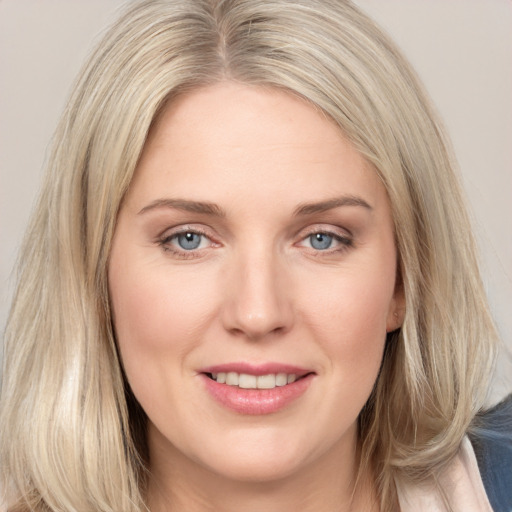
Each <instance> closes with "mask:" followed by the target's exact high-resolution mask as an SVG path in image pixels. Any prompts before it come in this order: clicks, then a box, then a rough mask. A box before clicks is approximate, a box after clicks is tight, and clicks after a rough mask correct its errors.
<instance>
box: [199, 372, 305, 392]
mask: <svg viewBox="0 0 512 512" xmlns="http://www.w3.org/2000/svg"><path fill="white" fill-rule="evenodd" d="M310 374H311V372H308V373H305V374H303V375H297V374H296V373H282V372H280V373H268V374H265V375H252V374H249V373H238V372H215V373H214V372H211V373H208V372H207V373H205V375H206V376H207V377H208V378H210V379H212V380H214V381H215V382H217V383H218V384H226V385H227V386H233V387H238V388H240V389H274V388H276V387H282V386H286V385H288V384H293V383H294V382H296V381H297V380H300V379H303V378H304V377H306V376H308V375H310Z"/></svg>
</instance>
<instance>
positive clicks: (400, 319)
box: [386, 307, 405, 332]
mask: <svg viewBox="0 0 512 512" xmlns="http://www.w3.org/2000/svg"><path fill="white" fill-rule="evenodd" d="M404 316H405V308H403V307H395V308H393V309H392V310H391V312H390V314H389V315H388V320H387V323H386V332H393V331H396V330H397V329H400V327H402V324H403V323H404Z"/></svg>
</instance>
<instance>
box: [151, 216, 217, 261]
mask: <svg viewBox="0 0 512 512" xmlns="http://www.w3.org/2000/svg"><path fill="white" fill-rule="evenodd" d="M185 233H195V234H198V235H201V236H202V237H204V238H206V239H208V241H209V242H210V243H209V245H208V247H202V248H198V249H193V250H186V249H180V248H179V247H177V246H176V245H174V244H172V243H171V241H172V239H173V238H175V237H177V236H179V235H182V234H185ZM156 243H157V244H158V245H159V246H160V247H161V248H162V249H163V250H164V251H165V252H169V253H171V254H172V255H174V256H177V257H179V258H182V259H191V258H198V257H200V256H201V255H202V254H203V252H204V251H205V250H207V249H209V248H210V247H219V246H220V245H221V244H220V243H219V242H218V241H217V240H216V239H215V237H214V236H212V234H211V233H210V230H208V229H204V228H203V227H200V226H197V225H191V224H180V225H178V226H174V227H170V228H167V229H166V230H164V231H163V232H162V233H161V234H160V235H159V236H158V237H157V239H156Z"/></svg>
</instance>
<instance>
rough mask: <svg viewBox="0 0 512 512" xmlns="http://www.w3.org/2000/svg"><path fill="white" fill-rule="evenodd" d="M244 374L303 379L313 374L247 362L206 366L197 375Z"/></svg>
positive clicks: (285, 365)
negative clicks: (284, 374)
mask: <svg viewBox="0 0 512 512" xmlns="http://www.w3.org/2000/svg"><path fill="white" fill-rule="evenodd" d="M228 372H235V373H246V374H249V375H256V376H259V375H270V374H276V373H286V374H294V375H296V376H297V378H298V377H303V376H304V375H307V374H308V373H314V372H313V371H312V370H307V369H305V368H301V367H299V366H295V365H291V364H284V363H263V364H253V363H247V362H233V363H224V364H216V365H213V366H208V367H205V368H201V369H200V370H199V373H228Z"/></svg>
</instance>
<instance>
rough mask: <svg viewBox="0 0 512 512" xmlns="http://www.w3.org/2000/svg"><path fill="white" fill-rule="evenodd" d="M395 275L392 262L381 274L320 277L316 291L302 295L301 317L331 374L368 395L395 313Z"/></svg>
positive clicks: (366, 270) (365, 271) (366, 271)
mask: <svg viewBox="0 0 512 512" xmlns="http://www.w3.org/2000/svg"><path fill="white" fill-rule="evenodd" d="M394 275H395V274H394V266H393V264H392V262H391V264H390V265H389V266H384V267H383V268H379V267H375V266H368V267H363V268H359V269H358V270H356V271H354V270H351V271H346V272H344V271H341V272H340V273H339V275H338V276H332V275H331V276H328V277H329V278H328V279H327V278H326V279H325V280H323V279H321V278H320V279H319V278H318V276H317V280H316V281H315V287H314V288H313V289H311V288H310V289H309V291H308V292H307V293H306V292H305V291H304V296H305V297H306V299H305V300H304V308H303V311H302V315H303V317H304V318H305V321H306V324H307V326H308V328H309V329H310V331H311V333H312V334H313V336H314V337H315V338H316V339H317V341H318V343H319V344H320V345H322V347H323V349H324V351H325V353H326V354H327V355H328V358H329V363H330V365H331V369H332V370H333V371H336V372H337V373H338V374H340V375H343V376H345V377H347V376H349V375H350V381H351V382H352V383H357V382H360V383H361V385H362V386H363V387H365V388H369V389H370V390H371V387H372V386H373V383H374V380H375V378H376V377H377V373H378V371H379V368H380V363H381V359H382V353H383V349H384V345H385V341H386V334H387V324H388V317H389V315H390V311H391V310H392V308H393V303H394V299H393V293H394ZM309 282H310V283H311V282H313V281H312V280H309ZM347 378H348V377H347Z"/></svg>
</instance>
